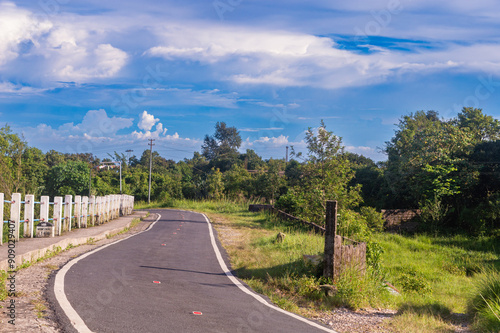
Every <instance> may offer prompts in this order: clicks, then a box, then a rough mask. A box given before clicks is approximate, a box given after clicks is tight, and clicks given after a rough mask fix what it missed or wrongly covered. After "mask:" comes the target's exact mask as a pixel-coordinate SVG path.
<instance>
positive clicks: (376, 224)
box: [361, 207, 385, 231]
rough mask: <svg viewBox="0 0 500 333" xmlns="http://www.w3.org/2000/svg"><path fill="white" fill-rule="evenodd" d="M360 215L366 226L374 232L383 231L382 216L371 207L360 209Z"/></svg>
mask: <svg viewBox="0 0 500 333" xmlns="http://www.w3.org/2000/svg"><path fill="white" fill-rule="evenodd" d="M361 215H362V216H363V218H364V219H365V220H366V224H367V225H368V227H369V228H371V229H372V230H374V231H382V230H384V222H385V220H384V216H383V214H382V213H381V212H377V210H376V209H375V208H373V207H361Z"/></svg>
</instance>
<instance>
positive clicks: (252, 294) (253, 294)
mask: <svg viewBox="0 0 500 333" xmlns="http://www.w3.org/2000/svg"><path fill="white" fill-rule="evenodd" d="M203 217H205V221H207V223H208V229H209V230H210V240H211V242H212V247H213V248H214V251H215V256H216V257H217V260H218V261H219V265H220V267H221V268H222V270H223V271H224V273H225V274H226V276H227V277H228V278H229V280H231V282H233V283H234V284H235V285H236V286H237V287H238V288H240V290H241V291H243V292H244V293H246V294H248V295H250V296H252V297H253V298H255V299H256V300H257V301H258V302H260V303H262V304H264V305H265V306H268V307H270V308H271V309H274V310H276V311H278V312H281V313H284V314H286V315H288V316H290V317H292V318H295V319H297V320H300V321H301V322H303V323H306V324H309V325H311V326H313V327H316V328H318V329H320V330H323V331H325V332H330V333H337V332H335V331H334V330H331V329H329V328H327V327H324V326H321V325H319V324H317V323H315V322H312V321H310V320H307V319H306V318H303V317H301V316H298V315H296V314H294V313H291V312H288V311H286V310H283V309H281V308H279V307H277V306H275V305H273V304H269V302H267V301H266V300H265V299H264V298H262V296H260V295H257V294H255V293H254V292H253V291H252V290H250V289H248V288H247V287H245V286H244V285H243V284H242V283H241V282H240V281H239V280H238V279H237V278H236V277H235V276H234V275H233V273H231V271H230V270H229V269H228V268H227V265H226V263H225V262H224V259H222V255H221V253H220V250H219V247H218V246H217V242H216V241H215V236H214V232H213V227H212V223H210V220H209V219H208V217H207V216H206V215H205V214H203Z"/></svg>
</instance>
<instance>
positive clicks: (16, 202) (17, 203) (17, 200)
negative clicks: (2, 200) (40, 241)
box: [10, 193, 21, 241]
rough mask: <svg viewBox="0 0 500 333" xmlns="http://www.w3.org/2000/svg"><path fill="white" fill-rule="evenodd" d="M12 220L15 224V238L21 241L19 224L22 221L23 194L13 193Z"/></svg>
mask: <svg viewBox="0 0 500 333" xmlns="http://www.w3.org/2000/svg"><path fill="white" fill-rule="evenodd" d="M10 220H11V221H13V223H14V237H15V240H16V241H18V240H19V227H20V225H19V223H20V220H21V193H12V200H11V205H10Z"/></svg>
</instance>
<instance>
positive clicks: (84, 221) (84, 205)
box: [81, 197, 89, 228]
mask: <svg viewBox="0 0 500 333" xmlns="http://www.w3.org/2000/svg"><path fill="white" fill-rule="evenodd" d="M88 210H89V197H83V198H82V220H81V221H82V226H83V228H87V217H88Z"/></svg>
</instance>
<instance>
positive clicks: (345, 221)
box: [338, 209, 371, 240]
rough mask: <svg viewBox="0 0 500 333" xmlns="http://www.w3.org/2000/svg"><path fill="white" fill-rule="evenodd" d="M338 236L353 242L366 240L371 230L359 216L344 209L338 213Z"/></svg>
mask: <svg viewBox="0 0 500 333" xmlns="http://www.w3.org/2000/svg"><path fill="white" fill-rule="evenodd" d="M338 234H339V235H342V236H344V237H348V238H353V239H355V240H362V239H367V238H368V237H369V236H370V234H371V230H370V229H369V228H368V225H367V222H366V220H365V218H364V217H363V216H361V214H359V213H356V212H355V211H352V210H348V209H345V210H343V211H342V212H341V213H340V216H339V226H338Z"/></svg>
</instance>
